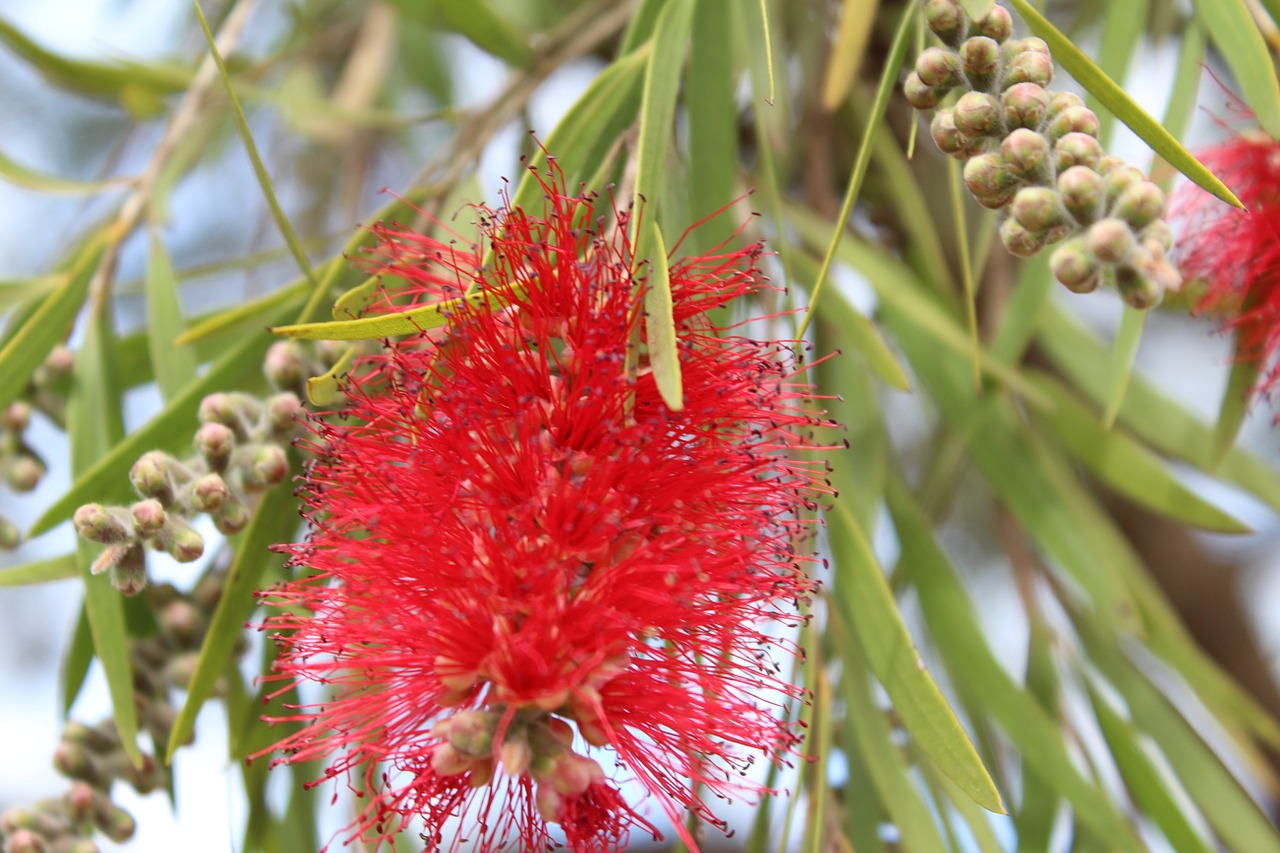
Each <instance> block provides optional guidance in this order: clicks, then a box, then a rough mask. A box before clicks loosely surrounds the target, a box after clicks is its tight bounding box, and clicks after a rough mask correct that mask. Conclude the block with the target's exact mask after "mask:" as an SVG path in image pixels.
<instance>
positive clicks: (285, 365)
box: [262, 341, 308, 388]
mask: <svg viewBox="0 0 1280 853" xmlns="http://www.w3.org/2000/svg"><path fill="white" fill-rule="evenodd" d="M262 372H263V373H264V374H265V375H266V377H267V381H268V382H270V383H271V384H272V385H274V386H275V387H277V388H293V387H296V386H297V385H299V384H301V382H302V381H303V379H305V378H306V374H307V372H308V371H307V354H306V351H305V350H303V348H302V344H300V343H298V342H297V341H277V342H276V343H274V344H272V345H271V348H270V349H268V350H267V356H266V358H265V359H263V361H262Z"/></svg>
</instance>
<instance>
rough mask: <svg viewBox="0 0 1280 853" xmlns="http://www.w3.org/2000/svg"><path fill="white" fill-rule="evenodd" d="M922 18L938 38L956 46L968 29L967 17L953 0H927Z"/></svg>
mask: <svg viewBox="0 0 1280 853" xmlns="http://www.w3.org/2000/svg"><path fill="white" fill-rule="evenodd" d="M924 20H925V23H926V24H928V25H929V29H930V30H932V31H933V34H934V35H936V36H937V37H938V38H939V39H941V40H942V41H943V43H945V44H949V45H951V46H952V47H956V46H957V45H959V44H960V42H961V41H963V40H964V37H965V33H966V32H967V31H968V29H969V17H968V15H966V14H965V13H964V10H963V9H961V8H960V6H959V5H958V4H957V3H956V2H955V0H929V2H928V3H926V4H925V7H924Z"/></svg>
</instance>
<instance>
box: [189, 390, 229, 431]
mask: <svg viewBox="0 0 1280 853" xmlns="http://www.w3.org/2000/svg"><path fill="white" fill-rule="evenodd" d="M197 417H199V419H200V423H202V424H223V425H224V426H230V425H231V424H233V423H235V421H236V419H237V413H236V407H235V403H234V401H233V400H232V397H231V395H230V394H224V393H221V392H220V393H217V394H210V395H208V396H207V397H205V398H204V399H203V400H201V401H200V409H199V411H198V413H197Z"/></svg>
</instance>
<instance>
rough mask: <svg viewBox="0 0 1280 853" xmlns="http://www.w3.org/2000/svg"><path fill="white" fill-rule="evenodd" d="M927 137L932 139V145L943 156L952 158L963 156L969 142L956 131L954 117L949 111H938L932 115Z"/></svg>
mask: <svg viewBox="0 0 1280 853" xmlns="http://www.w3.org/2000/svg"><path fill="white" fill-rule="evenodd" d="M929 135H930V136H932V137H933V144H934V145H936V146H938V150H939V151H941V152H942V153H943V154H950V155H952V156H955V155H957V154H963V153H964V151H965V149H966V148H967V147H968V144H969V140H967V139H966V138H965V137H964V135H963V134H962V133H960V131H959V130H957V129H956V123H955V117H954V116H953V115H952V113H951V110H938V111H937V112H936V113H934V114H933V118H932V119H931V120H930V122H929Z"/></svg>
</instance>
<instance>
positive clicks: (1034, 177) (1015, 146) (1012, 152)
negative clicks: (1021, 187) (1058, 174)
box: [1000, 127, 1050, 183]
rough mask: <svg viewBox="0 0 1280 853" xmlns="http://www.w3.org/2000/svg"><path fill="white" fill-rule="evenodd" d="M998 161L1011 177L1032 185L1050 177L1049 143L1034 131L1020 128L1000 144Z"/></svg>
mask: <svg viewBox="0 0 1280 853" xmlns="http://www.w3.org/2000/svg"><path fill="white" fill-rule="evenodd" d="M1000 160H1001V162H1003V164H1004V166H1005V168H1006V169H1007V170H1008V171H1009V172H1010V173H1011V174H1013V175H1015V176H1017V177H1019V178H1022V179H1024V180H1027V181H1031V182H1033V183H1042V182H1043V181H1046V180H1048V179H1049V177H1050V171H1049V141H1048V140H1047V139H1045V138H1044V137H1043V136H1041V135H1040V134H1038V133H1036V132H1035V131H1034V130H1028V129H1027V128H1025V127H1020V128H1018V129H1017V130H1015V131H1014V132H1013V133H1011V134H1009V135H1008V136H1006V137H1005V138H1004V141H1003V142H1002V143H1000Z"/></svg>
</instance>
